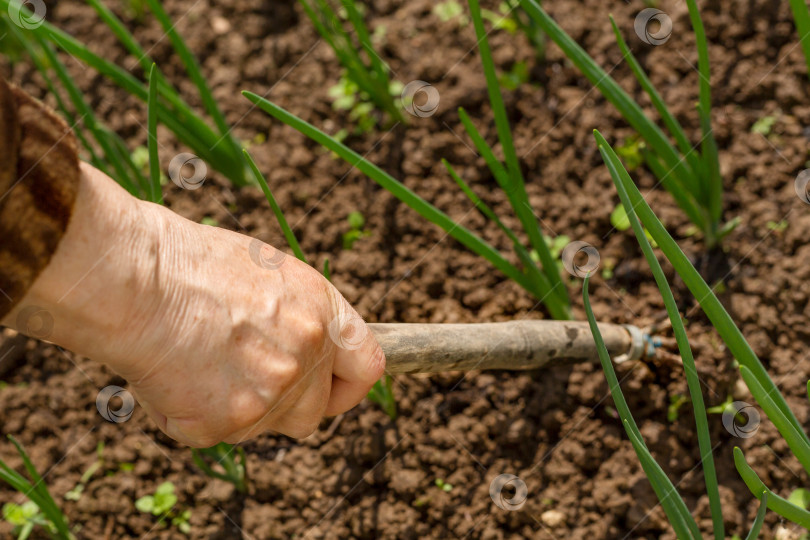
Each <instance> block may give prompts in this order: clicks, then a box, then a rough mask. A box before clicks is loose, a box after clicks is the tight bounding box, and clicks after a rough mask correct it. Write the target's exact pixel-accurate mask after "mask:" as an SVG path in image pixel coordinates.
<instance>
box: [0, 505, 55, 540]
mask: <svg viewBox="0 0 810 540" xmlns="http://www.w3.org/2000/svg"><path fill="white" fill-rule="evenodd" d="M3 519H4V520H5V521H6V522H8V523H10V524H11V525H13V526H14V528H13V529H12V530H11V532H12V534H14V535H16V536H17V540H26V538H28V537H29V536H31V533H32V532H33V531H34V527H37V526H40V527H42V528H44V529H46V530H47V531H48V532H49V533H51V534H56V527H54V526H53V523H51V522H50V521H48V520H47V519H46V518H45V516H44V514H43V513H42V510H40V509H39V506H37V503H35V502H34V501H26V502H24V503H23V504H15V503H6V504H4V505H3Z"/></svg>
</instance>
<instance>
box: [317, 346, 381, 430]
mask: <svg viewBox="0 0 810 540" xmlns="http://www.w3.org/2000/svg"><path fill="white" fill-rule="evenodd" d="M332 369H333V373H334V377H333V379H332V392H331V395H330V397H329V404H328V405H327V407H326V415H327V416H333V415H337V414H340V413H343V412H346V411H348V410H349V409H351V408H352V407H354V406H355V405H357V404H358V403H360V402H361V401H362V400H363V398H364V397H365V396H366V394H368V391H369V389H371V387H372V386H373V385H374V383H376V382H377V381H378V380H380V377H382V376H383V373H384V372H385V355H384V354H383V352H382V349H380V346H379V345H378V344H377V340H375V339H374V336H373V335H372V334H371V332H368V335H367V336H366V340H365V342H364V344H363V347H361V348H360V349H358V350H356V351H348V350H341V349H338V351H337V354H336V356H335V363H334V365H333V368H332Z"/></svg>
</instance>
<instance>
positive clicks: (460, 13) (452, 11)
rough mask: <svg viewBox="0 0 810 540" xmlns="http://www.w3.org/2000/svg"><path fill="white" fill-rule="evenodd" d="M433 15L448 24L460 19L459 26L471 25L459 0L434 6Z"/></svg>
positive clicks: (447, 1)
mask: <svg viewBox="0 0 810 540" xmlns="http://www.w3.org/2000/svg"><path fill="white" fill-rule="evenodd" d="M433 14H434V15H436V16H437V17H438V18H439V20H440V21H442V22H448V21H452V20H453V19H458V25H459V26H467V25H468V24H470V19H469V17H467V14H466V13H464V7H463V6H462V5H461V3H460V2H458V1H457V0H446V1H445V2H439V3H438V4H436V5H435V6H433Z"/></svg>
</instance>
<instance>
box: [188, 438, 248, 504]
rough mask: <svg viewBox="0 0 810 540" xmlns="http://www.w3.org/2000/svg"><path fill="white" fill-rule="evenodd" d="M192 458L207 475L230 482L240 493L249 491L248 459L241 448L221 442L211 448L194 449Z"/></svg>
mask: <svg viewBox="0 0 810 540" xmlns="http://www.w3.org/2000/svg"><path fill="white" fill-rule="evenodd" d="M191 457H192V459H193V460H194V463H195V464H196V465H197V467H199V468H200V469H201V470H202V471H203V472H204V473H205V474H206V475H208V476H210V477H211V478H219V479H220V480H225V481H226V482H230V483H231V484H233V485H234V486H235V487H236V490H237V491H238V492H239V493H245V492H246V491H247V474H246V472H245V471H246V469H245V463H246V458H245V451H244V449H242V448H241V447H239V446H235V445H232V444H228V443H224V442H221V443H219V444H217V445H215V446H212V447H211V448H192V449H191ZM209 461H210V463H209ZM214 467H217V468H219V469H221V471H218V470H215V469H214Z"/></svg>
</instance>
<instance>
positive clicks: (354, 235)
mask: <svg viewBox="0 0 810 540" xmlns="http://www.w3.org/2000/svg"><path fill="white" fill-rule="evenodd" d="M346 221H348V222H349V227H350V228H349V230H348V231H347V232H345V233H343V249H352V247H353V246H354V243H355V242H357V241H358V240H360V239H361V238H364V237H366V236H369V235H371V231H369V230H367V229H364V227H365V226H366V218H364V217H363V214H361V213H360V212H357V211H354V212H352V213H351V214H349V215H348V217H347V218H346Z"/></svg>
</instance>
